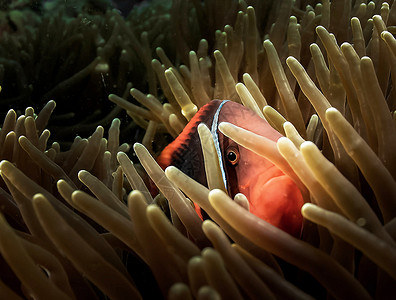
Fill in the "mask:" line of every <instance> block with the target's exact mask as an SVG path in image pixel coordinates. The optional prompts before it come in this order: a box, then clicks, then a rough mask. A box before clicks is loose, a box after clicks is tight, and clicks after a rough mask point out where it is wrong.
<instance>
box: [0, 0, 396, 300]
mask: <svg viewBox="0 0 396 300" xmlns="http://www.w3.org/2000/svg"><path fill="white" fill-rule="evenodd" d="M170 4H171V5H170ZM150 5H153V6H152V8H153V7H155V8H156V9H157V10H154V9H146V8H145V7H146V6H144V5H141V6H139V7H137V8H136V9H133V10H132V11H131V13H130V14H129V16H128V17H127V18H126V19H125V20H124V19H123V18H121V17H120V16H119V14H118V13H117V12H115V11H110V10H107V11H105V12H103V14H101V15H95V16H91V17H89V16H88V15H87V14H80V15H79V16H77V17H75V18H70V19H67V18H54V17H48V16H47V17H46V16H43V18H42V20H39V21H37V22H38V23H37V26H36V27H33V28H30V29H29V28H26V29H22V28H18V27H16V32H14V33H12V34H11V33H9V32H7V30H6V31H4V32H2V33H1V34H2V36H1V41H0V54H1V56H0V59H1V61H0V62H1V66H2V67H1V68H0V84H1V88H2V90H0V96H1V109H2V110H4V109H5V107H10V106H11V107H13V106H14V105H15V108H16V109H15V110H13V109H11V110H9V111H8V113H7V114H6V116H5V119H4V122H3V126H2V128H1V131H0V159H1V160H2V161H1V163H0V174H1V178H2V179H1V182H0V187H1V190H0V192H1V193H0V207H1V212H2V214H1V215H0V253H1V257H0V265H1V272H0V279H1V280H0V298H2V299H3V298H4V299H22V298H37V299H54V298H56V299H101V298H104V297H108V298H111V299H123V298H128V299H140V298H146V299H153V298H161V297H163V298H169V299H207V298H211V299H220V298H222V299H243V298H248V299H250V298H252V299H312V298H315V299H325V298H339V299H372V298H375V299H389V297H390V295H394V294H395V288H396V285H395V280H396V273H395V270H396V243H395V239H396V222H395V220H396V181H395V179H396V161H395V160H396V154H395V153H396V151H395V150H396V149H395V147H396V144H395V143H394V142H393V141H395V139H396V122H395V112H394V110H395V105H396V97H395V90H394V85H393V77H394V76H396V75H395V72H396V69H395V66H396V64H395V62H396V60H395V57H396V39H395V38H394V36H393V33H394V32H395V24H396V5H394V4H393V3H392V2H389V3H388V2H386V1H371V2H368V3H366V2H365V1H340V0H334V1H332V2H329V1H327V0H324V1H322V2H321V3H316V2H315V1H291V0H288V1H233V0H207V1H196V0H191V1H180V0H173V1H172V3H170V2H168V1H152V3H150ZM142 20H145V22H142ZM156 22H158V23H156ZM83 23H84V24H85V25H84V26H81V25H82V24H83ZM156 24H159V25H156ZM55 27H56V28H55ZM59 28H62V30H59ZM14 29H15V28H14ZM84 29H85V30H86V34H84V35H79V32H80V30H84ZM22 31H24V32H22ZM29 33H31V34H29ZM44 37H46V38H48V39H49V40H53V41H55V45H56V47H54V46H53V45H51V43H45V42H43V41H42V39H43V38H44ZM85 39H88V40H87V41H85V42H82V41H83V40H85ZM40 41H41V42H40ZM15 49H23V51H16V50H15ZM43 53H46V55H45V56H43V55H40V54H43ZM77 54H81V56H80V55H77ZM153 57H158V58H154V59H153ZM61 58H62V59H63V60H60V59H61ZM128 82H132V84H133V87H132V84H128ZM104 84H106V86H110V87H111V88H110V89H105V88H103V85H104ZM131 87H132V88H131ZM129 90H130V95H131V96H132V98H133V99H134V100H132V98H131V97H129V96H128V94H127V93H128V91H129ZM49 91H51V93H50V92H49ZM77 94H78V95H79V97H81V98H76V101H77V102H76V103H78V104H77V105H76V104H75V103H74V104H72V105H71V108H72V109H70V108H67V107H66V106H67V104H66V103H64V97H65V98H67V97H71V98H73V96H74V95H77ZM103 94H106V96H105V97H103ZM107 94H110V95H109V96H108V98H109V100H111V102H114V103H116V104H117V107H116V108H112V109H113V111H111V112H110V110H106V109H105V108H104V106H105V105H106V104H105V101H108V100H106V98H107ZM33 95H34V96H33ZM52 97H54V99H55V100H56V105H55V102H54V101H52V100H50V101H48V100H49V99H51V98H52ZM90 97H91V98H90ZM82 99H83V100H82ZM212 99H230V100H232V101H236V102H240V103H243V104H244V105H245V106H247V107H249V108H250V109H252V110H253V111H255V112H256V113H257V114H258V115H259V116H260V117H262V118H265V119H266V120H267V121H268V123H269V124H270V125H271V126H272V127H273V128H275V129H276V130H278V131H279V132H280V133H281V134H282V135H284V137H281V138H280V139H278V140H277V141H276V142H275V141H270V140H268V139H266V138H265V137H262V136H259V135H257V134H255V133H253V132H250V131H248V130H246V129H244V128H240V127H238V126H235V125H234V124H231V123H225V122H223V123H221V124H220V125H219V130H220V132H221V134H223V135H225V136H227V137H229V138H231V139H233V140H234V141H235V142H237V143H238V144H239V145H240V146H241V147H245V148H248V149H250V150H252V151H254V152H255V153H257V154H259V155H261V156H264V157H265V158H266V159H268V160H270V161H271V162H273V163H274V164H276V165H277V166H278V167H279V168H280V169H282V170H288V171H287V174H289V176H290V177H291V178H293V180H294V181H295V183H296V184H297V185H298V186H299V188H300V190H301V193H302V194H303V196H304V200H305V204H304V206H303V207H302V210H301V212H302V215H303V217H304V227H303V232H302V236H301V237H300V238H295V237H293V236H291V235H289V234H287V233H286V232H283V231H282V230H280V229H279V228H276V227H274V226H272V225H270V224H269V223H267V222H265V221H263V220H261V219H259V218H257V217H255V216H254V215H253V214H251V213H250V212H249V202H248V201H249V199H247V198H246V197H244V196H243V195H241V194H239V195H237V196H235V199H231V198H230V197H229V195H227V194H226V193H225V192H224V191H222V189H221V186H220V184H219V182H220V180H219V178H221V175H220V170H219V168H218V163H216V161H217V162H218V156H217V152H216V150H215V149H214V147H213V145H212V143H210V142H208V139H209V140H210V139H211V136H210V133H208V131H207V130H205V127H204V126H201V127H200V128H199V135H200V139H201V141H202V142H201V144H202V151H203V153H204V157H205V172H206V177H207V179H208V186H209V187H210V189H209V188H208V187H205V186H203V185H201V184H199V183H198V182H196V181H195V180H194V179H193V178H190V177H188V176H187V175H186V174H184V173H182V172H181V171H180V170H178V169H177V168H175V167H172V166H171V167H168V168H167V169H166V170H165V171H164V170H162V169H161V167H160V166H159V165H158V164H157V163H156V161H155V156H156V155H157V154H158V152H159V151H160V150H161V149H162V148H163V146H164V145H165V144H166V143H167V141H169V140H170V139H171V138H172V137H176V136H177V135H178V134H179V133H180V132H181V131H182V129H183V128H184V126H185V125H186V124H187V122H188V121H189V120H190V119H191V118H192V116H193V115H194V114H195V113H196V111H197V110H198V109H199V108H200V107H202V106H203V105H205V104H206V103H207V102H209V101H210V100H212ZM90 100H91V101H90ZM35 101H38V102H35ZM96 101H98V103H96V104H95V105H98V106H94V107H99V108H100V110H101V111H100V113H99V115H98V116H96V115H94V116H92V118H91V119H90V120H88V121H86V120H82V118H83V116H82V115H85V116H86V114H87V111H92V109H91V108H90V105H91V104H92V102H96ZM101 103H102V104H103V106H101V105H102V104H101ZM108 103H110V101H108ZM22 105H24V106H28V105H31V106H35V107H40V108H41V107H42V109H41V111H40V112H39V113H38V114H36V113H35V112H34V109H33V108H32V107H28V108H27V109H26V110H25V111H24V112H22V111H21V107H22ZM55 106H57V107H56V108H55ZM76 108H78V109H76ZM121 108H123V109H124V110H125V111H126V112H127V114H128V115H129V116H130V117H131V118H132V119H133V122H130V123H131V124H133V125H131V126H133V128H135V129H136V128H138V126H140V127H141V128H143V129H144V130H143V129H142V130H141V131H140V133H141V134H140V135H139V134H136V135H135V136H134V137H133V138H131V139H132V142H134V141H136V140H139V141H141V143H135V144H134V146H133V152H134V153H131V155H130V157H128V155H127V153H128V150H129V145H128V144H120V140H121V141H127V142H131V139H129V140H126V139H125V137H124V136H122V135H121V132H122V127H121V123H123V122H121V121H120V119H117V118H115V119H114V116H116V115H119V114H120V113H121ZM56 110H59V111H60V115H54V116H53V117H54V118H55V119H58V120H62V118H66V119H67V118H68V113H70V112H72V113H73V117H72V118H71V119H70V122H71V124H74V125H73V126H72V127H73V128H69V131H70V132H67V129H66V127H67V126H69V124H63V125H64V126H60V125H56V120H55V121H54V123H52V121H50V120H51V119H52V117H51V114H52V112H53V111H54V112H55V111H56ZM79 114H81V115H80V116H79V117H77V116H78V115H79ZM121 114H122V113H121ZM69 116H70V115H69ZM112 119H113V121H112V122H111V120H112ZM125 119H126V118H125V116H123V117H122V120H125ZM63 120H65V119H63ZM58 122H59V121H58ZM63 122H66V121H63ZM109 122H111V125H110V126H109V129H108V134H107V138H104V133H105V130H104V128H103V127H102V126H97V125H99V124H103V125H104V126H106V125H107V123H109ZM58 124H59V123H58ZM47 125H48V127H49V129H50V130H47V129H45V128H46V127H47ZM85 125H87V126H85ZM51 126H52V127H51ZM79 128H80V129H79ZM81 128H83V129H81ZM92 128H96V129H92ZM62 130H63V131H64V133H62ZM50 131H51V133H53V134H55V135H56V138H58V139H59V140H62V142H63V145H67V142H69V144H70V147H68V149H67V150H65V149H63V147H62V148H61V147H60V145H59V143H57V142H54V143H50V142H49V138H50ZM76 132H78V133H82V135H85V136H86V135H88V134H89V133H92V132H93V133H92V134H91V136H90V137H89V138H86V139H85V138H81V137H80V136H77V137H75V134H76ZM88 132H89V133H88ZM71 137H73V138H74V137H75V138H74V140H73V138H71ZM131 152H132V151H131ZM134 155H136V156H137V159H138V160H139V164H136V163H132V161H131V159H133V160H135V159H136V158H135V157H134ZM140 165H141V166H142V167H143V168H144V169H145V171H146V173H147V174H148V175H149V176H150V178H151V180H152V182H153V183H154V184H155V185H156V186H157V188H158V190H159V191H160V193H159V194H158V195H157V196H156V197H155V198H154V199H153V198H152V196H151V193H150V190H149V188H148V187H147V186H146V183H147V180H146V178H145V175H146V174H145V173H144V172H143V170H142V169H141V166H140ZM192 202H194V203H196V204H198V205H199V206H200V207H201V208H203V209H204V210H205V212H206V213H207V214H208V215H209V217H210V220H206V221H202V220H201V219H200V218H199V217H198V215H197V214H196V212H195V210H194V207H193V205H192Z"/></svg>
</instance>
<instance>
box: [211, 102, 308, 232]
mask: <svg viewBox="0 0 396 300" xmlns="http://www.w3.org/2000/svg"><path fill="white" fill-rule="evenodd" d="M222 121H225V122H229V123H233V124H235V125H237V126H238V127H241V128H243V129H246V130H249V131H251V132H253V133H255V134H257V135H260V136H263V137H266V138H268V139H270V140H272V141H275V142H276V141H277V140H278V139H279V138H280V137H281V136H282V135H281V134H280V133H278V132H277V131H276V130H275V129H273V128H272V127H271V126H270V125H269V124H268V122H267V121H265V120H264V119H262V118H260V117H259V116H258V115H257V114H256V113H254V112H253V111H251V110H250V109H248V108H246V107H244V106H242V105H240V104H237V103H234V102H231V101H228V102H227V103H226V104H224V106H223V107H222V109H221V112H220V114H219V120H218V122H219V123H220V122H222ZM218 134H219V145H220V149H221V156H222V157H221V160H222V161H223V163H222V164H223V168H224V174H225V177H226V178H227V180H226V185H227V190H228V193H229V195H230V196H231V197H234V196H235V195H236V194H237V193H242V194H244V195H245V196H246V197H247V199H248V200H249V211H250V212H251V213H252V214H254V215H256V216H257V217H259V218H261V219H263V220H265V221H267V222H269V223H271V224H272V225H274V226H276V227H278V228H280V229H282V230H284V231H286V232H288V233H289V234H291V235H293V236H300V234H301V229H302V222H303V217H302V215H301V207H302V205H303V204H304V201H303V197H302V194H301V192H300V190H299V188H298V187H297V185H296V184H295V183H294V181H293V180H292V179H291V178H290V177H289V176H287V175H286V174H284V173H283V172H282V170H281V169H280V168H278V167H277V166H276V165H274V164H273V163H272V162H271V161H269V160H268V159H266V158H265V157H263V156H261V155H258V154H256V153H255V152H253V151H251V150H249V149H247V148H245V147H243V146H241V145H238V144H237V143H236V142H234V141H233V140H231V139H229V138H228V137H226V136H224V135H223V134H222V133H221V132H219V133H218Z"/></svg>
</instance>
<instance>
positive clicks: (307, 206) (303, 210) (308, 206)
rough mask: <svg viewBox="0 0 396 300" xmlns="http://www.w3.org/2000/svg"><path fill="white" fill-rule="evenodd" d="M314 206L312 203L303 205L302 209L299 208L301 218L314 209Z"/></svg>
mask: <svg viewBox="0 0 396 300" xmlns="http://www.w3.org/2000/svg"><path fill="white" fill-rule="evenodd" d="M315 206H316V205H315V204H312V203H305V204H304V205H303V206H302V207H301V214H302V215H303V217H305V216H306V212H307V211H309V210H312V209H315Z"/></svg>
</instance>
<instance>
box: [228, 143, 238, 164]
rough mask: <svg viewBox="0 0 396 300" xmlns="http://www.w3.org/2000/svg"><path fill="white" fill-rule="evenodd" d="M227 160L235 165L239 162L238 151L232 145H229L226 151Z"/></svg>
mask: <svg viewBox="0 0 396 300" xmlns="http://www.w3.org/2000/svg"><path fill="white" fill-rule="evenodd" d="M226 157H227V160H228V161H229V162H230V163H231V164H232V165H233V166H235V165H236V164H238V162H239V151H238V149H236V148H234V147H230V148H228V149H227V151H226Z"/></svg>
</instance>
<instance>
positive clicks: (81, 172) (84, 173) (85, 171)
mask: <svg viewBox="0 0 396 300" xmlns="http://www.w3.org/2000/svg"><path fill="white" fill-rule="evenodd" d="M87 174H89V172H88V171H87V170H80V171H78V174H77V176H78V179H80V180H81V177H82V176H85V175H87Z"/></svg>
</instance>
